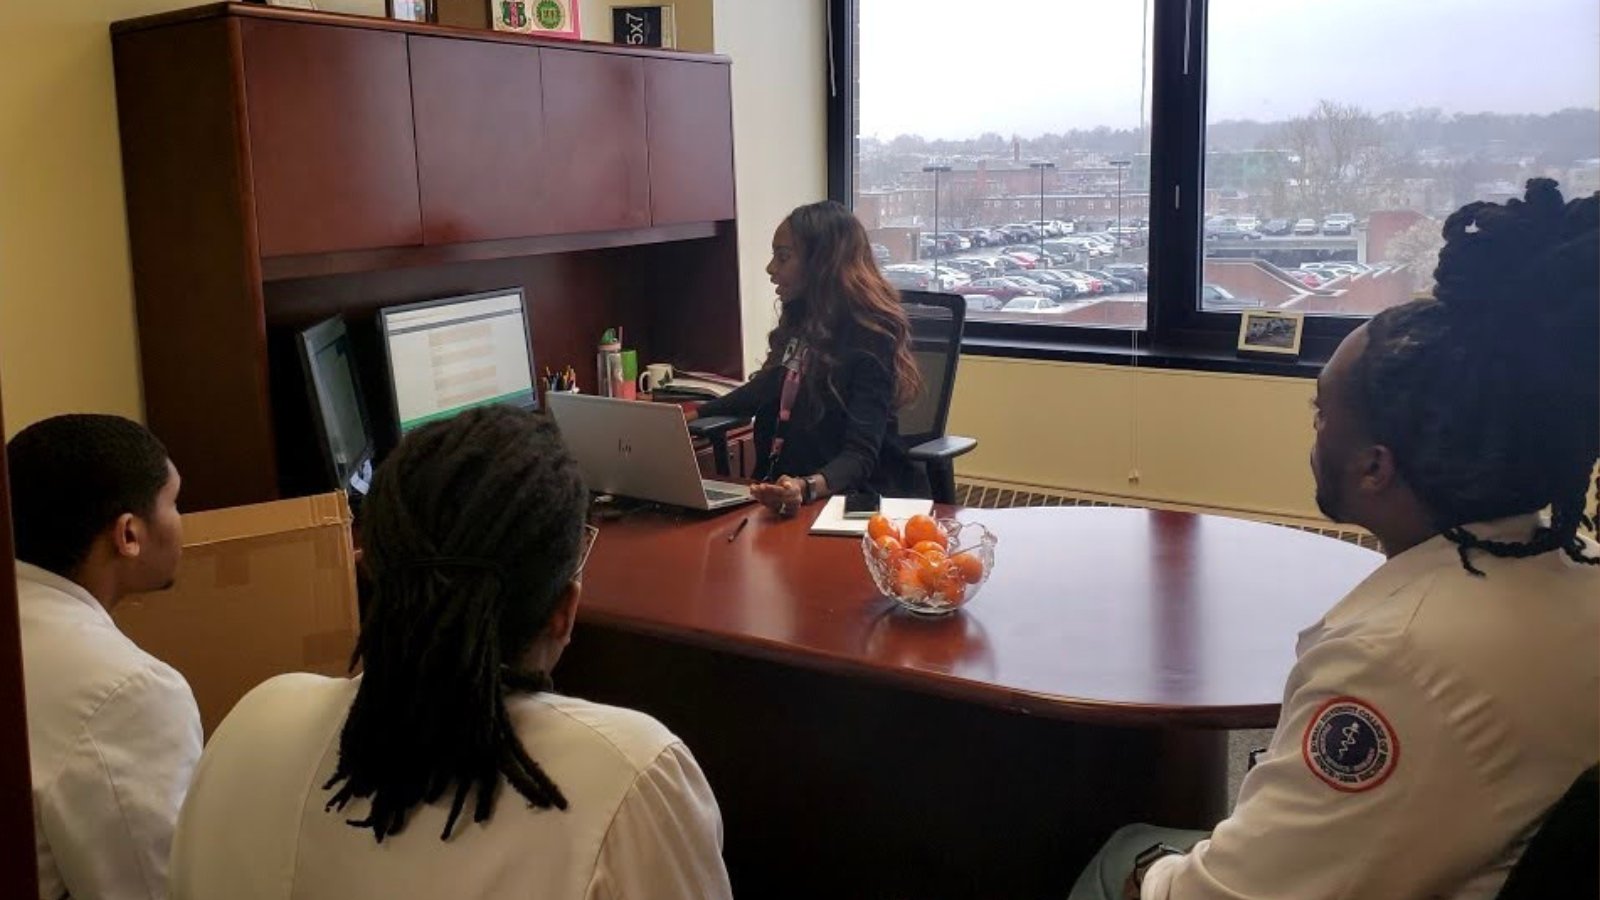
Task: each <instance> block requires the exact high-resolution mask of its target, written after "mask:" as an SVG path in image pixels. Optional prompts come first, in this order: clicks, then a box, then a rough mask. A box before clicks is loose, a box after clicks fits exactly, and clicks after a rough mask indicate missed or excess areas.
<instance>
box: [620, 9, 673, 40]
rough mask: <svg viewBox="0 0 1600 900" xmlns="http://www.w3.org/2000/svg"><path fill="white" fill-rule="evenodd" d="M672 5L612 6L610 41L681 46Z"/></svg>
mask: <svg viewBox="0 0 1600 900" xmlns="http://www.w3.org/2000/svg"><path fill="white" fill-rule="evenodd" d="M673 26H674V23H673V15H672V7H671V6H613V7H611V43H613V44H622V45H624V46H628V47H663V48H666V49H669V50H671V49H675V48H676V47H677V46H678V35H677V34H676V31H677V29H676V28H674V27H673Z"/></svg>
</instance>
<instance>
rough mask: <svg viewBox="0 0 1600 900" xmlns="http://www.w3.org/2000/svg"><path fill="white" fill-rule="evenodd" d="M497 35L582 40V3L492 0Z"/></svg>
mask: <svg viewBox="0 0 1600 900" xmlns="http://www.w3.org/2000/svg"><path fill="white" fill-rule="evenodd" d="M489 22H490V24H491V25H492V26H493V28H494V30H495V31H511V32H515V33H517V34H531V35H534V36H535V37H547V38H564V39H567V40H574V41H576V40H580V39H582V37H583V35H582V33H581V32H580V31H579V28H578V0H489Z"/></svg>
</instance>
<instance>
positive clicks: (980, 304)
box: [961, 292, 1006, 312]
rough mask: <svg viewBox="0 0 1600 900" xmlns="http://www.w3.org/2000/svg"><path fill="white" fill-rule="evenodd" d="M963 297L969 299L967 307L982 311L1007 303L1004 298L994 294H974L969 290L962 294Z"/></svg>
mask: <svg viewBox="0 0 1600 900" xmlns="http://www.w3.org/2000/svg"><path fill="white" fill-rule="evenodd" d="M961 298H962V299H963V300H965V301H967V309H969V310H978V311H980V312H986V311H991V310H996V309H999V308H1001V307H1002V306H1005V305H1006V302H1005V301H1004V300H1001V299H1000V298H999V297H996V296H994V295H993V294H973V293H970V292H969V293H965V294H962V295H961Z"/></svg>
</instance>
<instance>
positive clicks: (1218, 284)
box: [829, 0, 1600, 364]
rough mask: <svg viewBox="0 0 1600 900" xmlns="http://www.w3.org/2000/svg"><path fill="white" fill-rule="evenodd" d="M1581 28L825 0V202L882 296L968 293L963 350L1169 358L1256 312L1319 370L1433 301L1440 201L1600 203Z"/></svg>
mask: <svg viewBox="0 0 1600 900" xmlns="http://www.w3.org/2000/svg"><path fill="white" fill-rule="evenodd" d="M1593 12H1594V8H1593V0H1527V2H1525V3H1522V4H1518V5H1517V7H1516V9H1515V12H1514V13H1512V12H1508V8H1507V7H1505V6H1504V5H1503V4H1493V3H1490V2H1489V0H1461V2H1459V3H1454V4H1451V5H1450V10H1449V15H1448V16H1445V17H1442V18H1441V15H1440V13H1439V7H1438V5H1437V4H1432V3H1424V2H1421V0H1102V2H1100V3H1098V4H1077V3H1072V4H1065V3H1060V2H1055V0H994V2H991V3H989V4H984V5H978V6H974V5H973V4H970V3H962V2H954V0H830V23H831V28H832V30H833V33H834V34H836V35H840V34H842V35H848V36H850V37H852V38H853V40H852V39H846V40H839V41H835V42H833V44H832V48H833V56H832V62H833V68H832V69H831V71H832V72H833V73H834V77H835V78H836V83H837V84H838V86H839V89H838V90H836V91H835V92H834V94H833V95H832V98H831V100H830V105H829V147H830V156H829V159H830V176H829V177H830V192H831V193H832V195H833V196H835V197H836V198H838V199H841V200H846V201H848V202H852V203H853V204H854V208H855V210H856V213H857V215H858V216H859V217H860V218H861V220H862V222H863V223H864V224H865V225H866V226H867V228H868V230H869V232H871V233H872V235H873V239H874V242H875V243H877V244H879V249H880V257H881V258H884V259H885V270H886V272H888V273H889V275H890V277H891V280H893V281H895V283H896V284H899V285H901V286H905V287H920V286H923V285H938V286H941V287H943V288H944V289H946V290H952V291H957V292H960V293H963V294H966V295H968V297H969V300H970V304H969V307H968V308H969V318H970V321H971V323H972V324H971V326H969V328H968V334H969V336H971V337H973V338H974V340H975V341H977V342H980V343H982V342H988V343H989V344H990V345H991V346H1002V345H1003V346H1010V347H1013V348H1023V349H1022V351H1020V352H1027V353H1032V352H1035V351H1036V350H1037V348H1042V347H1043V348H1048V347H1053V346H1064V345H1066V344H1069V343H1070V344H1072V345H1074V346H1076V345H1077V344H1079V343H1083V342H1091V343H1094V342H1097V343H1102V344H1112V345H1113V346H1115V345H1118V344H1119V343H1120V345H1122V346H1126V345H1127V343H1128V341H1129V338H1128V337H1127V335H1129V333H1130V332H1132V333H1133V338H1132V343H1133V344H1134V345H1135V348H1136V349H1137V348H1141V347H1142V348H1145V350H1147V351H1149V352H1153V353H1158V354H1159V353H1164V352H1169V351H1170V352H1172V353H1174V354H1176V355H1178V356H1182V357H1184V358H1185V359H1190V358H1193V356H1194V353H1195V352H1196V351H1199V352H1200V353H1201V355H1205V353H1208V352H1209V353H1212V354H1213V355H1215V354H1227V353H1231V348H1232V346H1233V343H1234V335H1235V334H1236V333H1237V329H1238V322H1239V313H1240V311H1241V310H1246V309H1253V308H1274V309H1285V310H1294V311H1299V312H1303V313H1305V314H1306V315H1307V316H1308V322H1307V325H1306V341H1305V345H1304V346H1305V350H1306V354H1307V355H1308V356H1309V357H1311V358H1313V359H1315V358H1317V357H1319V356H1325V354H1327V353H1328V352H1331V350H1332V348H1333V346H1335V345H1336V344H1337V342H1338V340H1339V339H1341V338H1342V337H1343V336H1344V335H1345V334H1346V333H1348V332H1349V330H1350V329H1352V328H1354V327H1355V326H1356V325H1358V324H1359V323H1360V322H1361V321H1363V320H1364V319H1365V318H1366V317H1367V316H1370V315H1372V314H1374V313H1376V312H1378V311H1380V310H1382V309H1384V308H1387V307H1389V306H1393V305H1395V304H1397V303H1401V302H1404V301H1405V300H1407V299H1409V298H1410V297H1411V296H1413V294H1414V293H1415V292H1417V291H1421V290H1426V289H1427V288H1428V287H1429V286H1430V281H1431V273H1432V268H1433V264H1434V263H1433V259H1434V257H1435V255H1436V254H1437V252H1438V248H1439V245H1440V243H1441V240H1440V238H1439V227H1440V224H1441V222H1442V219H1443V217H1444V216H1446V215H1448V213H1449V212H1451V211H1453V210H1454V209H1456V208H1458V207H1460V206H1461V205H1462V204H1464V203H1466V202H1468V201H1470V200H1474V199H1483V200H1494V201H1500V200H1504V199H1506V198H1508V197H1511V196H1517V195H1520V193H1521V190H1522V183H1523V182H1524V181H1525V180H1526V179H1527V178H1529V177H1532V176H1535V175H1548V176H1550V177H1554V178H1556V179H1557V180H1558V181H1560V182H1561V184H1562V189H1563V192H1564V193H1565V194H1566V195H1567V196H1569V197H1571V196H1578V195H1582V194H1586V193H1589V192H1592V191H1594V190H1596V189H1597V188H1600V158H1597V156H1600V78H1597V77H1596V76H1597V75H1600V49H1597V48H1600V29H1597V23H1596V20H1595V18H1594V15H1593ZM1508 29H1514V31H1515V33H1517V34H1531V35H1537V36H1538V37H1537V40H1536V41H1534V43H1532V44H1530V43H1527V42H1522V43H1518V42H1515V41H1511V40H1509V39H1508V38H1507V34H1508ZM1530 40H1531V39H1530ZM1024 248H1026V250H1025V249H1024ZM1028 250H1031V251H1032V252H1031V254H1030V253H1029V252H1027V251H1028ZM1042 263H1044V264H1047V265H1041V264H1042ZM1019 279H1020V280H1019ZM1094 282H1098V283H1099V286H1098V287H1096V286H1095V285H1094ZM1046 285H1048V286H1050V287H1052V288H1054V289H1055V290H1043V288H1044V287H1045V286H1046ZM1086 286H1087V289H1086ZM1018 297H1039V298H1040V300H1034V301H1028V302H1023V303H1012V302H1010V301H1012V300H1014V299H1016V298H1018ZM1041 301H1052V302H1053V303H1054V304H1055V305H1054V306H1049V305H1047V304H1046V303H1043V302H1041ZM1118 335H1121V337H1118ZM1008 342H1009V343H1008ZM1039 352H1043V351H1039ZM1180 364H1188V363H1186V362H1185V363H1180Z"/></svg>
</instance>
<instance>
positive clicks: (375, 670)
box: [171, 406, 731, 900]
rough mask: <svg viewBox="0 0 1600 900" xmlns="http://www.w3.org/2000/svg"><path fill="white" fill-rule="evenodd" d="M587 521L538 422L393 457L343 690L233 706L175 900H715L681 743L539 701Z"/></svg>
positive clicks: (283, 693) (623, 719)
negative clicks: (352, 671) (354, 671)
mask: <svg viewBox="0 0 1600 900" xmlns="http://www.w3.org/2000/svg"><path fill="white" fill-rule="evenodd" d="M587 503H588V494H587V492H586V491H585V489H584V485H583V481H582V479H581V478H580V477H579V475H578V471H577V468H576V466H575V464H574V463H573V461H572V458H571V457H570V456H569V455H568V453H567V450H566V448H565V447H564V446H563V444H562V442H561V438H560V436H559V434H558V433H557V431H556V429H555V425H554V424H553V423H552V422H551V421H550V420H549V419H548V418H546V417H545V416H543V415H540V414H537V413H529V412H524V411H521V410H516V409H513V408H510V407H504V406H493V407H485V408H481V409H475V410H469V411H467V412H463V413H461V414H460V415H457V416H455V417H454V418H451V419H448V420H445V421H442V422H436V423H433V424H430V425H427V426H424V427H422V428H419V429H417V430H416V431H414V432H412V433H410V434H408V435H406V437H405V439H404V440H402V441H401V443H400V446H399V447H398V448H397V449H396V450H395V451H394V453H393V454H392V455H391V456H390V457H389V458H388V459H387V460H385V461H384V463H383V465H382V466H381V467H380V468H379V469H378V472H377V474H376V477H375V478H374V479H373V484H372V491H371V493H370V494H369V495H368V497H367V501H366V506H365V508H364V512H363V516H364V518H363V522H362V536H363V549H364V555H365V558H364V564H365V565H366V566H367V568H368V570H369V574H370V575H371V578H372V582H373V584H374V591H373V594H372V596H371V598H370V601H369V604H368V608H367V610H366V614H365V619H364V621H363V622H362V624H361V635H360V638H359V640H358V642H357V645H356V652H355V662H358V663H359V664H360V665H361V667H362V669H363V671H362V673H361V674H360V675H359V676H357V677H355V678H351V679H336V678H325V677H322V676H317V675H308V674H293V675H283V676H279V677H277V678H274V679H272V680H270V681H268V682H266V683H265V684H263V685H261V686H260V687H258V688H256V689H255V690H253V691H251V692H250V693H249V694H248V695H246V696H245V697H244V699H242V700H240V701H239V704H238V706H236V707H235V708H234V709H233V711H232V712H231V713H229V715H228V717H227V718H226V719H225V720H224V721H223V722H222V724H221V725H220V726H219V727H218V729H217V731H216V734H215V735H213V736H212V738H211V742H210V744H209V745H207V747H206V750H205V753H204V755H203V756H202V757H201V760H200V764H199V767H198V769H197V770H196V773H195V780H194V784H193V786H192V787H191V789H190V793H189V797H188V800H187V801H186V802H185V804H184V808H183V813H182V815H181V817H180V819H179V823H178V832H177V836H176V837H175V839H174V844H173V853H172V873H173V875H172V895H171V896H172V897H173V898H175V900H239V898H252V900H286V898H289V897H294V898H296V900H321V898H327V900H363V898H372V900H379V898H382V900H404V898H427V900H435V898H441V897H450V898H458V900H468V898H491V897H492V898H502V897H547V898H609V897H661V898H684V900H688V898H694V900H703V898H722V897H728V896H731V890H730V887H729V883H728V875H727V871H726V869H725V867H724V865H723V862H722V820H721V814H720V813H719V811H718V809H717V803H716V800H715V798H714V797H713V796H712V793H711V788H710V786H709V785H708V784H707V782H706V779H705V776H704V775H703V774H702V773H701V771H700V768H699V766H698V765H697V764H696V762H695V759H694V757H693V756H692V755H690V753H689V750H688V749H687V748H686V747H685V746H684V745H683V743H682V742H681V741H679V740H678V739H677V738H676V737H674V736H673V735H672V734H671V733H670V732H668V731H667V729H666V728H665V727H663V726H662V725H661V723H659V722H657V721H656V720H654V719H652V718H650V717H649V716H646V715H644V714H642V713H638V712H634V711H631V710H625V709H618V708H615V707H609V706H601V705H599V704H596V703H589V702H585V701H583V700H578V699H576V698H572V697H564V696H561V695H560V694H556V693H554V692H553V691H552V687H551V683H550V678H549V674H548V673H549V672H550V670H551V668H552V667H553V666H554V665H555V664H556V661H557V659H559V658H560V656H561V653H562V650H563V649H564V648H565V647H566V645H567V642H568V639H569V638H570V637H571V635H572V628H573V623H574V619H575V617H576V614H577V608H578V598H579V594H580V592H581V580H582V571H583V564H584V561H585V558H586V556H587V550H588V547H589V546H590V545H591V543H592V539H593V536H594V534H595V533H594V532H593V531H592V530H590V529H588V528H587V527H586V526H585V525H584V515H585V511H586V508H587Z"/></svg>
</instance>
